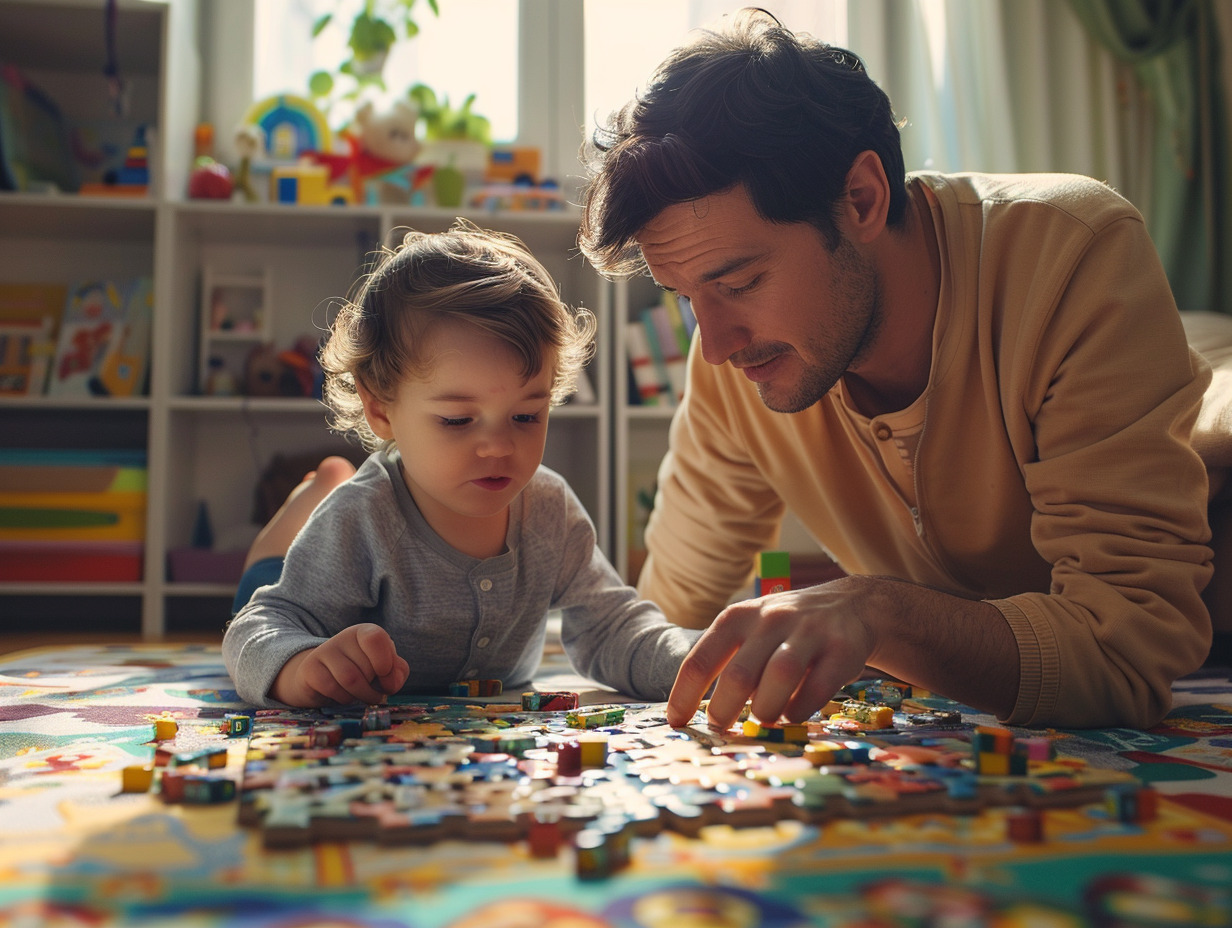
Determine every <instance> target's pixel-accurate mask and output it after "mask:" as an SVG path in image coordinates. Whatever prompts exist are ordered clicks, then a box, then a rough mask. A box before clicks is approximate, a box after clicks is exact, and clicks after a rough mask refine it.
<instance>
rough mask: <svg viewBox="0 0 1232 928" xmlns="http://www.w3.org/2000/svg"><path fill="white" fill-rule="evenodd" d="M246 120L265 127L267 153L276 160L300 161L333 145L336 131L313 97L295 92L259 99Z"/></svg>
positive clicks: (250, 123)
mask: <svg viewBox="0 0 1232 928" xmlns="http://www.w3.org/2000/svg"><path fill="white" fill-rule="evenodd" d="M242 122H243V124H244V125H252V126H257V127H259V128H260V129H261V131H262V132H263V133H264V135H265V145H266V153H267V155H268V157H269V158H271V159H273V160H275V161H283V162H286V161H296V160H298V159H299V158H300V157H302V156H303V155H305V154H307V153H308V152H311V151H329V150H330V149H331V148H332V147H333V133H332V132H330V129H329V124H328V123H326V121H325V117H324V116H323V115H322V113H321V111H320V110H319V109H317V108H316V106H314V105H313V103H312V101H311V100H306V99H304V98H303V97H297V96H294V95H293V94H278V95H276V96H272V97H266V98H265V99H264V100H258V101H257V102H256V103H254V104H253V105H252V106H251V107H249V109H248V112H247V113H246V114H245V115H244V119H243V121H242Z"/></svg>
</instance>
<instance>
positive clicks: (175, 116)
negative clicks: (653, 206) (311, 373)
mask: <svg viewBox="0 0 1232 928" xmlns="http://www.w3.org/2000/svg"><path fill="white" fill-rule="evenodd" d="M104 6H105V4H104V0H62V2H49V0H0V59H3V60H6V61H11V62H12V63H14V64H16V65H18V66H19V67H21V68H23V70H26V71H27V73H29V75H30V77H31V79H32V80H38V81H39V82H40V83H44V84H46V85H47V89H48V91H49V92H51V91H53V90H61V91H63V92H66V93H70V94H77V95H78V96H81V95H82V94H92V93H97V92H98V87H97V86H95V84H96V83H97V84H102V83H103V77H102V69H103V63H104V61H103V54H102V23H103V10H104ZM196 14H197V10H196V5H195V3H192V2H186V0H176V2H175V3H148V2H136V0H121V3H120V4H119V16H120V28H119V30H118V31H119V34H120V35H121V36H124V37H125V38H124V40H123V43H122V45H121V48H120V63H121V67H122V69H123V72H124V74H125V75H126V76H127V77H128V78H129V79H130V81H131V82H132V88H133V90H134V91H138V92H136V93H134V94H133V96H132V98H131V100H132V104H133V106H134V113H133V115H134V117H135V118H139V119H142V120H144V121H147V122H149V123H150V124H151V125H153V126H156V127H157V131H156V132H154V133H152V141H153V145H152V146H151V152H150V158H151V167H152V186H151V190H150V195H149V196H147V197H142V198H128V197H124V198H111V197H101V196H99V197H79V196H73V195H42V194H25V193H6V192H0V281H6V282H36V281H37V282H52V283H64V284H68V283H70V282H72V281H74V280H78V279H80V278H82V277H88V276H98V277H108V278H117V277H135V276H139V275H152V276H153V279H154V293H155V310H154V319H153V332H152V348H151V365H150V378H149V389H148V394H147V395H145V396H141V397H133V398H123V399H121V398H84V399H66V398H50V397H45V396H35V397H3V398H0V446H2V447H60V448H78V447H84V448H113V447H125V448H139V449H143V450H144V451H145V452H146V455H147V461H148V467H149V508H148V516H147V524H146V537H145V559H144V578H143V580H142V581H141V582H140V583H114V584H111V583H88V584H87V583H81V584H65V583H54V584H52V583H48V584H42V583H0V620H2V621H3V622H4V624H6V625H8V624H10V623H20V622H24V621H34V620H35V619H36V617H39V616H41V617H45V622H46V623H50V624H54V623H55V621H56V620H57V616H59V615H61V614H64V615H70V614H71V615H74V616H77V617H78V618H80V617H81V616H83V615H96V616H97V617H98V618H97V622H98V623H99V624H98V628H97V630H106V631H138V630H139V631H140V632H141V633H142V634H143V635H144V636H146V637H148V638H157V637H160V636H162V635H163V634H166V633H168V632H176V631H182V630H193V631H196V630H202V629H203V628H204V629H207V630H208V629H209V628H217V630H219V631H221V629H222V625H223V622H225V620H226V618H227V616H228V615H229V603H230V597H231V594H232V592H233V589H232V587H231V586H230V585H229V584H209V583H183V582H173V581H171V580H169V579H167V578H168V572H167V554H168V552H169V551H171V550H173V549H176V548H179V547H183V546H186V545H188V544H189V543H190V541H191V536H192V530H193V525H194V521H195V517H196V512H197V508H198V505H199V503H200V502H201V501H204V502H205V503H206V504H207V506H208V509H209V512H210V516H211V520H212V524H213V527H214V530H215V535H216V537H218V538H221V537H224V536H228V535H235V536H239V535H242V533H243V531H244V530H245V528H248V529H251V530H253V531H255V525H252V520H251V514H252V509H253V494H254V488H255V486H256V484H257V481H258V478H259V476H260V474H261V472H262V470H263V469H264V468H265V467H266V466H267V465H268V464H269V462H270V460H271V459H272V458H273V457H274V456H275V455H276V454H296V453H305V454H312V453H316V452H320V453H328V452H330V451H338V450H345V449H347V448H348V447H351V450H352V451H354V448H353V446H347V445H345V443H344V442H343V440H342V439H341V438H340V437H338V436H336V435H333V434H331V433H330V432H329V431H328V429H327V427H326V424H325V415H324V407H323V406H322V405H321V404H320V403H319V402H317V401H316V400H312V399H301V398H283V397H244V396H209V395H203V394H202V389H201V388H202V365H203V362H204V361H205V360H207V359H208V353H207V352H208V345H205V346H203V340H205V339H209V338H211V337H214V336H215V335H218V334H221V333H213V332H211V331H210V329H209V327H208V316H207V317H206V318H205V319H203V317H202V315H201V313H202V311H203V306H202V302H203V300H202V294H203V288H208V287H209V286H210V285H211V282H218V281H222V282H226V283H234V282H236V281H238V282H240V283H244V282H247V283H252V282H254V281H257V280H259V281H260V285H261V288H262V289H263V290H264V303H263V305H262V319H261V325H260V331H259V333H258V334H259V335H260V336H261V337H262V338H268V339H269V340H270V341H272V342H273V343H274V344H275V345H276V346H277V347H279V348H286V347H289V346H290V344H291V343H292V342H293V341H294V339H295V338H296V337H297V336H299V335H304V336H310V337H319V336H320V334H321V333H322V331H323V329H324V327H325V326H327V325H328V322H329V320H330V319H331V318H332V310H331V306H332V305H334V304H335V303H336V301H338V300H340V299H341V298H343V297H345V296H346V295H347V293H348V291H349V290H350V287H351V284H352V282H353V280H354V278H355V276H356V274H357V273H358V272H359V271H360V269H361V268H362V266H363V265H364V263H365V261H366V260H367V259H368V256H369V254H370V253H371V251H372V250H373V249H374V248H375V247H376V246H377V245H378V244H380V243H387V242H389V241H390V240H391V239H392V237H393V236H394V233H395V230H397V229H399V228H402V227H413V228H416V229H420V230H424V231H433V230H440V229H444V228H446V227H448V226H449V225H450V224H451V223H452V222H453V220H454V219H455V216H456V215H458V214H461V215H465V216H467V218H469V219H471V220H473V221H474V222H476V223H477V224H479V225H481V226H485V227H489V228H494V229H499V230H502V231H505V232H511V233H513V234H515V235H518V236H519V237H520V238H522V239H523V240H524V241H525V242H526V243H527V245H528V246H529V247H530V248H531V249H532V251H533V252H534V253H535V254H536V255H537V256H538V257H539V258H540V259H541V260H542V261H543V262H544V264H545V266H546V267H547V268H548V270H549V271H550V272H551V273H552V275H553V276H554V278H555V279H556V281H557V282H558V284H559V285H560V287H561V289H562V294H563V296H564V299H565V300H566V302H568V303H569V304H570V305H573V306H577V305H581V306H585V307H586V308H588V309H590V310H592V311H593V312H595V313H596V314H597V316H598V317H599V322H600V328H599V350H598V353H597V355H596V358H595V360H594V361H593V362H592V364H591V366H590V368H589V370H588V375H589V377H590V378H591V383H592V386H593V387H594V390H595V393H596V396H597V398H598V401H597V402H596V403H593V404H588V405H583V404H579V403H570V404H568V405H566V406H564V407H561V408H559V409H557V410H555V411H553V414H552V425H551V428H550V430H549V437H548V446H547V452H546V455H545V463H547V464H548V466H550V467H553V468H554V469H556V470H558V471H560V472H561V473H562V474H563V475H564V476H565V477H566V478H567V479H568V480H569V481H570V483H571V484H572V485H573V486H574V488H575V490H576V491H577V493H578V495H579V497H580V498H581V500H582V502H583V503H584V504H585V506H586V508H587V510H588V511H589V512H590V515H591V517H592V519H593V520H594V521H595V523H596V527H597V530H598V533H599V538H600V543H601V545H602V547H603V548H604V550H605V551H606V552H607V553H608V554H609V555H611V556H614V559H619V558H615V550H614V545H615V544H616V539H615V533H614V531H613V521H614V520H613V498H612V495H611V492H610V488H611V486H612V484H613V479H614V478H613V473H612V461H613V459H614V457H617V456H618V455H616V454H614V451H613V447H612V441H613V433H614V429H613V421H612V414H613V404H612V398H613V390H612V382H613V377H612V370H613V363H614V359H613V356H612V350H611V348H612V346H611V339H610V330H611V321H610V320H611V316H612V312H613V311H612V287H611V285H610V284H608V283H607V282H606V281H604V280H603V279H602V278H601V277H599V275H597V274H596V273H595V272H594V271H593V269H592V268H590V266H589V265H588V264H586V262H585V261H584V260H583V259H582V258H581V257H580V256H579V255H578V253H577V247H576V237H577V227H578V216H577V214H576V213H574V212H553V213H542V214H539V213H534V214H532V213H504V214H487V213H477V212H465V211H462V212H459V211H454V210H448V211H447V210H438V209H412V208H408V207H405V206H401V207H399V206H390V207H386V206H380V207H377V206H356V207H299V206H285V205H280V204H254V205H246V204H232V203H229V202H215V201H190V200H186V199H185V198H184V191H185V189H186V182H187V173H188V166H189V164H190V160H191V144H192V135H193V132H192V130H193V126H194V125H195V123H196V121H197V112H196V109H195V101H196V100H197V97H198V94H197V86H196V83H195V82H196V80H197V78H196V73H197V71H198V67H199V57H198V50H197V47H196V44H195V43H196V41H197V38H196V34H195V31H194V28H195V24H196V20H197V15H196ZM204 312H205V313H207V314H208V312H209V307H208V305H207V306H205V307H204ZM225 337H226V336H224V338H225ZM621 383H623V381H621ZM85 603H88V605H83V604H85Z"/></svg>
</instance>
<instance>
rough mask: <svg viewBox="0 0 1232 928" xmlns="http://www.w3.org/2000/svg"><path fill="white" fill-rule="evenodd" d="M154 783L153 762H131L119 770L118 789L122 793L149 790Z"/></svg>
mask: <svg viewBox="0 0 1232 928" xmlns="http://www.w3.org/2000/svg"><path fill="white" fill-rule="evenodd" d="M153 784H154V765H153V764H131V765H130V766H128V767H125V768H124V769H123V770H122V771H120V791H121V792H124V793H145V792H149V789H150V787H151V786H152V785H153Z"/></svg>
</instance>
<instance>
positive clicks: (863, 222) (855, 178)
mask: <svg viewBox="0 0 1232 928" xmlns="http://www.w3.org/2000/svg"><path fill="white" fill-rule="evenodd" d="M889 212H890V182H889V180H888V179H887V178H886V172H885V167H884V166H883V165H882V163H881V158H880V157H879V156H878V155H877V153H876V152H875V151H862V152H860V154H858V155H856V160H855V161H853V162H852V164H851V169H850V170H849V171H848V172H847V189H846V191H845V194H844V197H843V201H842V206H841V207H840V210H839V228H840V229H841V230H843V231H844V232H846V234H847V236H848V237H849V238H851V239H852V240H853V241H857V242H871V241H872V240H873V239H875V238H876V237H877V236H878V235H880V234H881V232H882V230H883V229H884V228H885V225H886V217H887V216H888V215H889Z"/></svg>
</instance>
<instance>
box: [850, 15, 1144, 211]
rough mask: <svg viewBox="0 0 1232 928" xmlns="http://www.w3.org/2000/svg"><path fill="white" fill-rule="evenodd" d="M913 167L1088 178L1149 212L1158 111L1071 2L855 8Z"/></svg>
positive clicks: (862, 49) (864, 49)
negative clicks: (1058, 173) (1091, 35)
mask: <svg viewBox="0 0 1232 928" xmlns="http://www.w3.org/2000/svg"><path fill="white" fill-rule="evenodd" d="M848 45H849V47H850V48H851V49H852V50H853V51H855V52H856V53H857V54H859V55H860V56H861V57H862V58H864V60H865V63H866V65H867V67H868V70H869V73H870V74H871V75H872V77H873V79H874V80H875V81H877V83H878V84H880V85H881V86H882V87H883V88H884V89H885V90H886V92H887V93H888V94H889V95H890V100H891V101H892V103H893V104H894V111H895V113H896V114H897V115H898V116H899V117H900V118H902V119H904V120H906V124H905V125H904V126H903V129H902V138H903V151H904V155H905V158H906V164H907V169H908V170H924V169H927V170H936V171H988V172H1005V173H1014V172H1033V171H1061V172H1070V173H1077V174H1087V175H1090V176H1092V177H1098V178H1100V179H1101V180H1104V181H1106V182H1107V183H1109V184H1110V185H1112V186H1113V187H1114V188H1116V189H1117V190H1118V191H1120V192H1121V193H1122V194H1123V195H1124V196H1125V197H1127V198H1128V199H1129V200H1130V201H1131V202H1133V203H1134V204H1135V205H1136V206H1138V208H1139V209H1141V210H1143V211H1144V212H1145V210H1146V208H1147V207H1148V204H1149V203H1150V189H1149V184H1150V165H1149V164H1148V163H1147V161H1148V159H1147V157H1146V153H1149V152H1150V150H1151V144H1150V141H1149V140H1150V138H1151V115H1150V113H1151V108H1150V106H1149V103H1148V101H1147V100H1146V99H1145V98H1144V96H1143V94H1142V91H1141V89H1140V87H1139V84H1138V82H1137V81H1136V80H1135V79H1134V78H1133V75H1132V73H1131V72H1130V71H1129V69H1128V68H1127V67H1126V66H1124V65H1121V64H1118V63H1117V62H1116V61H1115V59H1114V58H1113V57H1112V55H1111V54H1109V53H1108V52H1107V51H1105V50H1103V49H1102V48H1101V47H1099V46H1098V45H1097V44H1096V43H1095V42H1094V41H1093V40H1091V39H1090V38H1089V37H1088V35H1087V32H1086V30H1085V29H1084V28H1083V26H1082V24H1081V23H1080V22H1079V21H1078V19H1077V17H1076V16H1075V14H1074V12H1073V10H1072V9H1071V8H1070V6H1069V4H1068V2H1066V0H850V2H849V4H848Z"/></svg>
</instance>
